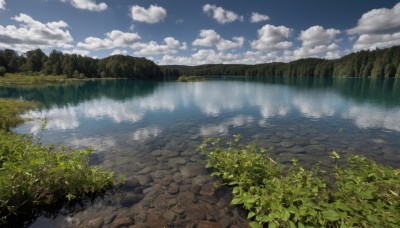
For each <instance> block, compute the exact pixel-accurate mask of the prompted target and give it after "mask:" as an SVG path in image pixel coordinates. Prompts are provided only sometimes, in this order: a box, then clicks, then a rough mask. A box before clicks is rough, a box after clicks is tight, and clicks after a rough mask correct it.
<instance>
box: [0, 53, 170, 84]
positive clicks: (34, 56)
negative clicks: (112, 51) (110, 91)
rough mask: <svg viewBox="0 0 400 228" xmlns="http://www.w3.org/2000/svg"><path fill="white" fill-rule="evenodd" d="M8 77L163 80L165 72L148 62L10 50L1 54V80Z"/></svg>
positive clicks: (120, 57) (131, 58) (120, 58)
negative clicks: (18, 74)
mask: <svg viewBox="0 0 400 228" xmlns="http://www.w3.org/2000/svg"><path fill="white" fill-rule="evenodd" d="M5 73H25V74H33V75H35V74H45V75H66V76H68V77H69V78H82V77H88V78H104V77H107V78H135V79H140V78H143V79H144V78H160V77H162V76H163V75H162V72H161V71H160V67H159V66H157V65H156V64H155V63H154V62H152V61H150V60H147V59H145V58H137V57H132V56H124V55H112V56H109V57H107V58H103V59H95V58H91V57H86V56H81V55H77V54H63V53H62V52H60V51H56V50H53V51H52V52H51V53H50V54H49V55H48V56H47V55H46V54H45V53H44V52H43V51H42V50H41V49H35V50H31V51H28V52H26V53H24V54H21V55H19V54H18V53H17V52H16V51H14V50H11V49H5V50H0V76H2V75H4V74H5Z"/></svg>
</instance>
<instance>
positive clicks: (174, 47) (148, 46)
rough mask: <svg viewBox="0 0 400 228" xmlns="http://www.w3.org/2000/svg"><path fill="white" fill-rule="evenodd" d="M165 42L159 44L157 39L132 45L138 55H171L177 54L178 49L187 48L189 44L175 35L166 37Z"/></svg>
mask: <svg viewBox="0 0 400 228" xmlns="http://www.w3.org/2000/svg"><path fill="white" fill-rule="evenodd" d="M164 43H165V44H158V43H157V42H155V41H150V42H149V43H136V44H134V45H133V46H132V48H133V49H136V50H137V51H136V52H135V54H136V55H161V54H164V55H170V54H176V53H177V52H178V50H186V49H187V44H186V43H185V42H183V43H181V42H180V41H179V40H176V39H175V38H173V37H166V38H165V39H164Z"/></svg>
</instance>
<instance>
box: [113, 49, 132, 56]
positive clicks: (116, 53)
mask: <svg viewBox="0 0 400 228" xmlns="http://www.w3.org/2000/svg"><path fill="white" fill-rule="evenodd" d="M127 54H128V51H127V50H120V49H115V50H114V51H113V52H111V54H110V55H127Z"/></svg>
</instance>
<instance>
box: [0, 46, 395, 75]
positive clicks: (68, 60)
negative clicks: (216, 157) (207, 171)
mask: <svg viewBox="0 0 400 228" xmlns="http://www.w3.org/2000/svg"><path fill="white" fill-rule="evenodd" d="M5 73H22V74H28V75H38V74H44V75H66V76H67V77H68V78H105V77H107V78H132V79H159V78H162V77H174V78H175V77H179V76H182V75H187V76H257V77H267V76H315V77H400V46H394V47H391V48H385V49H376V50H373V51H367V50H363V51H359V52H355V53H351V54H348V55H346V56H343V57H342V58H340V59H333V60H328V59H317V58H307V59H299V60H295V61H292V62H289V63H282V62H274V63H265V64H256V65H245V64H208V65H199V66H181V65H169V66H168V65H166V66H158V65H156V64H155V63H154V62H152V61H150V60H147V59H145V58H138V57H132V56H124V55H112V56H109V57H106V58H103V59H94V58H91V57H86V56H80V55H76V54H63V53H62V52H59V51H56V50H53V51H52V52H51V53H50V54H49V55H46V54H45V53H44V52H43V51H42V50H40V49H35V50H31V51H28V52H26V53H23V54H18V53H17V52H16V51H14V50H10V49H5V50H0V76H2V75H4V74H5Z"/></svg>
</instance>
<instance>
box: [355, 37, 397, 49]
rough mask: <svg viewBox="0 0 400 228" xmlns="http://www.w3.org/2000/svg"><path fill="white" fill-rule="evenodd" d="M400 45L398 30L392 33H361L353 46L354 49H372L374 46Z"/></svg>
mask: <svg viewBox="0 0 400 228" xmlns="http://www.w3.org/2000/svg"><path fill="white" fill-rule="evenodd" d="M394 45H400V32H397V33H393V34H362V35H360V36H359V37H358V39H357V41H356V43H355V44H354V46H353V49H354V50H355V51H358V50H362V49H369V50H374V49H376V48H384V47H391V46H394Z"/></svg>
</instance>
